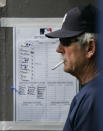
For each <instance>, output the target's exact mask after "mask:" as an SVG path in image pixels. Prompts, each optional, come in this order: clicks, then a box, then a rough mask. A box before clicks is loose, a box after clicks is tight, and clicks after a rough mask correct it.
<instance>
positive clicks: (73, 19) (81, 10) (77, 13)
mask: <svg viewBox="0 0 103 131" xmlns="http://www.w3.org/2000/svg"><path fill="white" fill-rule="evenodd" d="M97 12H98V11H97V8H96V7H95V6H93V5H91V4H89V5H86V6H78V7H75V8H73V9H71V10H70V11H68V12H67V13H66V14H65V16H64V19H63V24H62V28H61V29H59V30H57V31H54V32H51V33H47V34H45V36H46V37H48V38H69V37H75V36H78V35H80V34H82V33H84V32H88V33H97V28H96V27H97V26H96V25H97Z"/></svg>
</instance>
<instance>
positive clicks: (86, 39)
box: [78, 33, 97, 48]
mask: <svg viewBox="0 0 103 131" xmlns="http://www.w3.org/2000/svg"><path fill="white" fill-rule="evenodd" d="M78 39H79V43H80V47H81V48H82V47H83V45H85V44H89V42H90V40H91V39H93V40H95V41H96V42H97V34H96V33H84V34H82V35H80V36H78Z"/></svg>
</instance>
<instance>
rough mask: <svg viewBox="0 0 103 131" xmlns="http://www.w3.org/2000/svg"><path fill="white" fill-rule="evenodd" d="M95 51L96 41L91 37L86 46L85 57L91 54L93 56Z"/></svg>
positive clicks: (89, 56)
mask: <svg viewBox="0 0 103 131" xmlns="http://www.w3.org/2000/svg"><path fill="white" fill-rule="evenodd" d="M95 51H96V43H95V40H93V39H91V40H90V41H89V44H88V45H87V47H86V57H87V58H91V57H92V56H94V54H95Z"/></svg>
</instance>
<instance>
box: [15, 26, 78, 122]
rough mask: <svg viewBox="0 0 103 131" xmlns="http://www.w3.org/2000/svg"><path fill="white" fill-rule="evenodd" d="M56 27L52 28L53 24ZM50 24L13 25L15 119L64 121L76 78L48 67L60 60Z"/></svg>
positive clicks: (74, 90) (59, 69)
mask: <svg viewBox="0 0 103 131" xmlns="http://www.w3.org/2000/svg"><path fill="white" fill-rule="evenodd" d="M55 29H56V28H55ZM52 30H54V29H52V28H40V27H33V28H32V27H26V28H25V27H23V28H21V27H17V28H14V42H13V46H14V53H13V57H14V88H15V91H14V107H15V108H14V118H15V120H16V121H35V122H65V120H66V118H67V114H68V112H69V107H70V104H71V101H72V99H73V97H74V95H75V94H76V90H77V86H78V84H77V79H76V78H75V77H73V76H71V75H70V74H68V73H65V72H64V71H63V65H61V66H60V67H58V68H57V69H56V70H51V67H53V66H54V65H56V64H57V63H58V62H59V61H60V54H58V53H56V47H57V45H58V43H59V41H58V39H49V38H46V37H45V35H44V34H45V33H47V32H50V31H52Z"/></svg>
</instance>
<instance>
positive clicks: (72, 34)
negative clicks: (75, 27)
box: [45, 29, 84, 38]
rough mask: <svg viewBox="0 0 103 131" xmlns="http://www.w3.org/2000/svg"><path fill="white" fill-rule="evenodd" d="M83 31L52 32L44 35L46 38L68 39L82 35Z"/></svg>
mask: <svg viewBox="0 0 103 131" xmlns="http://www.w3.org/2000/svg"><path fill="white" fill-rule="evenodd" d="M83 32H84V31H65V30H62V29H60V30H57V31H53V32H51V33H47V34H45V36H46V37H48V38H69V37H75V36H78V35H80V34H82V33H83Z"/></svg>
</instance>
